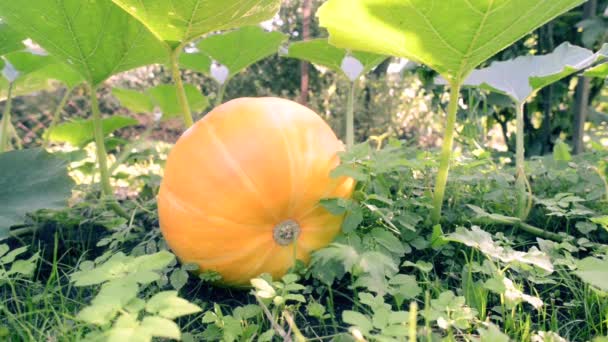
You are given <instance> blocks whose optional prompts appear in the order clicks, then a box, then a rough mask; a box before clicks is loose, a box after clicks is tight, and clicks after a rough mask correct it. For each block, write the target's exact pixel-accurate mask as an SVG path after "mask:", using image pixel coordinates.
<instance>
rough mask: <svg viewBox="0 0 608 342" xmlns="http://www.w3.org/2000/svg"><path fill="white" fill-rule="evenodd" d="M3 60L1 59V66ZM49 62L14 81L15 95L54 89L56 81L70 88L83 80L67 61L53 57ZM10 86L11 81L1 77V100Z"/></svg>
mask: <svg viewBox="0 0 608 342" xmlns="http://www.w3.org/2000/svg"><path fill="white" fill-rule="evenodd" d="M47 58H50V57H47ZM1 61H2V60H1V59H0V68H1V64H2V62H1ZM48 62H49V63H46V64H45V65H44V66H41V67H40V68H39V69H37V70H33V71H30V72H28V73H26V74H21V75H20V76H19V77H18V78H17V79H16V80H15V82H14V83H13V96H21V95H28V94H31V93H33V92H35V91H40V90H49V89H53V88H54V87H55V86H56V85H57V84H56V83H57V82H56V81H59V82H61V83H63V84H64V85H65V86H66V87H68V88H70V89H71V88H74V87H75V86H77V85H78V84H80V83H82V82H83V78H82V76H81V75H80V74H78V73H77V72H76V71H74V70H73V69H72V68H71V67H69V66H68V65H66V64H65V63H62V62H57V61H56V60H53V59H51V60H49V61H48ZM8 86H9V81H8V80H7V79H5V78H4V77H0V100H2V99H5V98H6V96H7V92H8Z"/></svg>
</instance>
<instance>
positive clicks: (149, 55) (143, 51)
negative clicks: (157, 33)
mask: <svg viewBox="0 0 608 342" xmlns="http://www.w3.org/2000/svg"><path fill="white" fill-rule="evenodd" d="M0 13H2V17H3V19H4V20H6V22H7V23H8V24H9V25H10V26H12V27H14V28H15V29H17V30H19V31H20V32H22V33H23V34H25V35H27V36H28V37H30V38H32V39H33V40H34V41H36V42H37V43H38V44H40V45H41V46H42V47H44V49H45V50H47V51H48V52H49V53H50V54H52V55H53V56H55V57H57V58H59V59H61V60H62V61H63V62H65V63H66V64H68V65H70V66H71V67H72V68H74V70H76V71H78V72H79V73H80V74H81V75H82V76H83V77H84V78H85V79H86V80H87V81H88V82H90V83H92V84H93V85H97V84H99V83H101V82H103V81H104V80H106V79H107V78H108V77H110V76H112V75H114V74H117V73H119V72H122V71H126V70H130V69H133V68H136V67H139V66H143V65H148V64H154V63H163V62H165V61H166V60H167V57H168V54H167V50H166V49H165V48H164V47H163V45H162V43H161V42H160V41H158V40H157V39H156V38H155V37H154V36H153V35H152V34H151V33H150V32H149V31H148V30H147V29H146V28H145V27H144V26H143V25H141V24H140V23H139V22H137V20H135V19H133V18H132V17H131V16H130V15H129V14H127V13H125V12H124V11H123V10H122V9H120V8H119V7H118V6H116V5H114V4H113V3H111V2H110V1H106V0H89V1H81V0H61V1H56V0H31V1H29V2H28V4H27V6H24V5H23V4H22V3H19V2H16V1H2V2H0Z"/></svg>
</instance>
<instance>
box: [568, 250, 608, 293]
mask: <svg viewBox="0 0 608 342" xmlns="http://www.w3.org/2000/svg"><path fill="white" fill-rule="evenodd" d="M576 266H577V270H576V271H574V274H576V275H577V276H578V277H579V278H581V280H582V281H584V282H585V283H587V284H589V285H591V286H593V287H596V288H598V289H600V290H602V291H605V292H608V260H602V259H598V258H593V257H588V258H585V259H583V260H578V261H576Z"/></svg>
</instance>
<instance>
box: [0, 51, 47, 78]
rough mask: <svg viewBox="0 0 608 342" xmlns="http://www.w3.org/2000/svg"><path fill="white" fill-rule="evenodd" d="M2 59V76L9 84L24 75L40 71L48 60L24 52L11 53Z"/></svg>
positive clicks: (45, 57) (44, 57)
mask: <svg viewBox="0 0 608 342" xmlns="http://www.w3.org/2000/svg"><path fill="white" fill-rule="evenodd" d="M2 58H3V59H4V69H3V72H2V74H3V76H4V78H5V79H6V80H7V81H9V82H15V81H17V80H18V79H19V78H20V77H22V76H24V75H28V74H30V73H32V72H35V71H37V70H39V69H42V68H43V67H45V66H47V65H48V63H49V59H50V57H48V56H40V55H34V54H32V53H29V52H26V51H17V52H11V53H9V54H6V55H4V56H3V57H2ZM8 69H11V70H10V71H8Z"/></svg>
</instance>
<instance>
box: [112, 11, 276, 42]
mask: <svg viewBox="0 0 608 342" xmlns="http://www.w3.org/2000/svg"><path fill="white" fill-rule="evenodd" d="M112 1H114V3H116V4H117V5H119V6H120V7H122V8H123V9H124V10H125V11H127V12H129V13H130V14H131V15H133V16H134V17H135V18H137V19H138V20H140V21H141V22H142V23H143V24H144V25H146V26H147V27H148V29H150V31H152V32H153V33H154V34H155V35H156V36H157V37H158V38H159V39H160V40H163V41H164V42H165V43H166V44H167V45H168V46H170V47H171V48H172V49H176V48H178V47H179V46H183V45H185V43H187V42H190V41H192V40H194V39H196V38H198V37H200V36H202V35H204V34H207V33H209V32H213V31H219V30H227V29H231V28H235V27H240V26H245V25H252V24H257V23H260V22H262V21H265V20H267V19H270V18H272V16H274V15H275V14H276V13H277V11H278V10H279V5H280V1H279V0H180V1H177V0H112Z"/></svg>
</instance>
